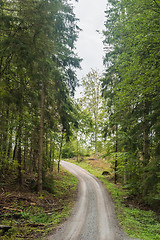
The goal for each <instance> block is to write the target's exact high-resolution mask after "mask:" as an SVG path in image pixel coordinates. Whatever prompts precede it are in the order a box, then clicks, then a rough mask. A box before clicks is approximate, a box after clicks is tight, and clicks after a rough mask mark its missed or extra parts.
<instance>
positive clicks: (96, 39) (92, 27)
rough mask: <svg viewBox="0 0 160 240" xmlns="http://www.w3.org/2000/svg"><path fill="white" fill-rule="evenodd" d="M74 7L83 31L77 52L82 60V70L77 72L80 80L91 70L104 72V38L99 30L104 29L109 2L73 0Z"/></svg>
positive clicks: (104, 0)
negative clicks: (76, 0)
mask: <svg viewBox="0 0 160 240" xmlns="http://www.w3.org/2000/svg"><path fill="white" fill-rule="evenodd" d="M71 3H72V4H73V5H74V13H75V14H76V18H79V20H80V21H79V22H78V26H79V27H80V28H81V29H82V31H81V32H80V34H79V39H78V41H77V52H78V56H79V57H80V58H83V61H82V63H81V67H82V70H80V71H79V70H78V71H77V76H78V78H79V80H80V79H81V78H82V77H84V76H85V75H86V74H87V73H88V72H89V71H90V70H91V69H96V70H98V71H100V72H101V71H103V56H104V51H103V43H102V41H103V37H102V34H100V33H97V30H99V31H102V30H103V29H104V21H105V13H104V11H105V10H106V6H107V3H108V2H107V0H79V1H78V2H75V0H71Z"/></svg>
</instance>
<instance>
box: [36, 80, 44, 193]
mask: <svg viewBox="0 0 160 240" xmlns="http://www.w3.org/2000/svg"><path fill="white" fill-rule="evenodd" d="M44 102H45V91H44V83H43V82H42V90H41V115H40V139H39V159H38V192H39V193H42V161H43V132H44Z"/></svg>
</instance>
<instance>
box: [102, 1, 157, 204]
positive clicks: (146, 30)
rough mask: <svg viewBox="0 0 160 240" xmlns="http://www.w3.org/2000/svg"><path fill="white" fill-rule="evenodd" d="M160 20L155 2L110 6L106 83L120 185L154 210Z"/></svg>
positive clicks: (109, 126)
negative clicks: (126, 185)
mask: <svg viewBox="0 0 160 240" xmlns="http://www.w3.org/2000/svg"><path fill="white" fill-rule="evenodd" d="M159 20H160V14H159V5H158V3H157V2H156V1H148V0H147V1H139V0H137V1H126V0H121V1H112V0H110V1H109V8H108V9H107V10H106V23H105V31H104V36H105V40H104V44H105V46H106V47H107V48H106V49H108V50H107V51H106V56H105V63H106V73H105V76H104V79H103V80H102V83H103V96H104V97H105V99H106V103H107V106H108V114H109V123H107V124H106V127H105V129H104V132H105V135H106V137H107V138H109V139H110V141H111V142H112V144H113V145H115V144H117V146H118V152H119V153H117V156H118V164H119V166H118V173H119V179H120V180H121V182H122V179H124V182H125V184H126V182H127V183H128V187H129V186H130V187H129V188H130V191H131V192H132V193H134V194H136V193H137V195H138V196H141V198H142V199H143V200H144V201H146V203H148V204H150V205H152V206H154V205H157V203H158V202H156V201H155V200H154V198H156V196H157V194H158V191H157V186H158V185H157V184H158V181H159V179H158V174H159V171H160V168H159V164H157V162H158V161H159V156H158V155H159V154H158V151H159V150H158V149H159V136H160V135H159V129H158V126H159V116H160V111H159V109H160V105H159V102H160V101H159V100H160V99H159V90H160V84H159V80H158V79H159V72H160V64H159V55H160V51H159V47H158V46H159V40H158V39H159V37H160V35H159ZM116 126H117V129H118V132H117V133H116V134H115V128H116ZM115 135H116V136H115ZM115 137H117V142H116V141H115ZM126 156H127V157H126ZM125 172H126V173H127V175H126V173H125ZM154 172H155V174H154ZM124 175H126V176H124ZM151 186H152V187H151Z"/></svg>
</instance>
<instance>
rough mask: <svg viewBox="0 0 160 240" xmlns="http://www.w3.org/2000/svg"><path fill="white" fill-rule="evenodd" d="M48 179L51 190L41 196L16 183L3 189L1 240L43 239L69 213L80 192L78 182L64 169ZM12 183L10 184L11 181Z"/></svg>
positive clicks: (1, 193) (0, 198)
mask: <svg viewBox="0 0 160 240" xmlns="http://www.w3.org/2000/svg"><path fill="white" fill-rule="evenodd" d="M52 176H53V177H51V175H49V176H48V185H47V186H45V188H47V187H48V190H49V192H50V193H49V192H48V191H47V190H45V191H43V193H42V195H41V196H39V195H38V194H37V193H36V192H34V191H31V190H30V189H28V188H24V187H22V188H21V189H20V188H19V187H17V186H16V185H14V184H10V185H4V186H3V187H1V188H0V225H6V226H9V227H11V228H10V229H9V230H8V231H6V232H4V231H3V230H0V239H1V240H6V239H11V240H12V239H16V240H21V239H44V238H45V236H46V234H47V233H48V232H50V231H54V228H55V226H57V224H59V223H60V222H62V221H65V219H66V218H67V217H68V215H69V214H70V211H71V209H72V206H73V204H74V201H75V198H76V195H77V194H76V193H77V179H76V178H75V177H73V176H72V175H71V174H69V173H68V172H66V171H65V170H63V169H61V170H60V173H59V174H58V172H57V170H54V171H53V172H52ZM8 182H9V181H8ZM49 188H50V189H49Z"/></svg>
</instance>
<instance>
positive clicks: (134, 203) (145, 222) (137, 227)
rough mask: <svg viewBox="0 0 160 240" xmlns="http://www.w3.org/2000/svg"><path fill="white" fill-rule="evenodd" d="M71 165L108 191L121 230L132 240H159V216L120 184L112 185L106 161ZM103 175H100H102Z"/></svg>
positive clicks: (110, 173) (112, 177)
mask: <svg viewBox="0 0 160 240" xmlns="http://www.w3.org/2000/svg"><path fill="white" fill-rule="evenodd" d="M72 162H73V163H76V164H78V165H79V166H80V167H82V168H84V169H86V170H87V171H88V172H90V173H91V174H93V175H94V176H96V177H97V178H99V179H100V180H101V181H102V182H103V183H104V184H105V186H106V188H107V189H108V191H109V193H110V194H111V196H112V199H113V201H114V204H115V210H116V214H117V218H118V221H119V223H120V225H121V226H122V228H123V230H124V231H125V232H126V233H127V234H128V235H129V236H130V237H133V238H137V239H143V240H151V239H152V240H159V239H160V222H159V220H160V216H159V215H158V214H157V212H154V211H153V210H151V209H150V208H149V207H148V206H147V205H145V204H144V203H142V202H140V201H138V199H136V200H135V199H134V197H133V196H131V195H130V194H129V192H128V191H127V190H126V189H125V188H124V187H123V186H122V185H120V184H114V175H113V173H112V172H113V170H112V169H111V168H110V165H109V163H108V161H106V160H86V159H83V160H82V161H80V162H79V163H77V162H76V161H75V160H72ZM103 172H104V173H105V175H102V173H103Z"/></svg>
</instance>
